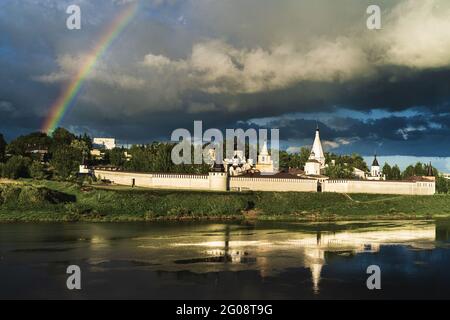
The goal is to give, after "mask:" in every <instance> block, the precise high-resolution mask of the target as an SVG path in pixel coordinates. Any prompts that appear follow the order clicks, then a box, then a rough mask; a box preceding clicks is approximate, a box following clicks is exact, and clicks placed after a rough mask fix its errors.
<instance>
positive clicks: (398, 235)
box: [204, 222, 436, 293]
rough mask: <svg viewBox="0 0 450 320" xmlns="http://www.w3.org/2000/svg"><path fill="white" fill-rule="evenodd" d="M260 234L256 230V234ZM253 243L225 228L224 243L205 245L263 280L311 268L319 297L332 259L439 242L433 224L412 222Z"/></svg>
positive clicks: (298, 234) (281, 235)
mask: <svg viewBox="0 0 450 320" xmlns="http://www.w3.org/2000/svg"><path fill="white" fill-rule="evenodd" d="M255 231H257V230H255ZM258 238H259V239H261V238H262V240H259V241H258V240H254V239H252V238H251V237H250V238H247V237H246V238H245V239H243V238H242V236H241V235H240V234H239V233H237V234H233V232H232V230H230V228H229V227H227V228H226V232H225V239H224V241H223V242H217V241H216V242H214V243H211V244H209V243H204V246H205V247H207V248H208V250H206V251H204V253H205V254H206V255H208V256H216V257H220V258H221V259H219V260H218V261H222V262H224V263H227V264H231V265H235V266H236V267H237V266H242V267H244V268H245V267H246V266H253V265H256V268H257V269H259V272H260V274H261V276H262V277H269V276H271V275H273V274H274V273H278V272H280V271H281V270H285V269H287V268H298V267H304V268H308V269H309V270H310V272H311V283H312V290H313V292H314V293H318V292H319V290H320V281H321V278H322V271H323V266H324V265H326V264H327V261H328V262H329V261H330V259H334V258H339V257H340V256H345V257H346V256H348V255H356V254H359V253H375V252H378V251H379V250H380V246H381V245H393V244H408V245H410V246H411V247H413V248H418V249H430V248H432V247H433V246H434V241H435V240H436V228H435V225H434V224H430V223H425V222H411V223H410V224H409V225H407V226H405V225H402V224H398V225H396V224H395V223H392V224H391V225H390V226H386V227H380V228H379V229H378V230H377V229H375V230H373V228H369V229H367V230H364V228H361V229H360V230H359V231H354V230H343V231H340V232H333V233H332V232H320V231H318V232H316V233H311V232H299V231H295V232H292V233H291V232H287V231H285V232H278V233H271V234H270V235H269V234H265V233H264V234H263V235H262V236H261V237H258Z"/></svg>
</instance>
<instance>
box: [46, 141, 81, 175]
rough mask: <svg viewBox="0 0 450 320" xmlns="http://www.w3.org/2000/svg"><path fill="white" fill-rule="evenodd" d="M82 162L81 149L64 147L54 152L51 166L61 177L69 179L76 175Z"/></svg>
mask: <svg viewBox="0 0 450 320" xmlns="http://www.w3.org/2000/svg"><path fill="white" fill-rule="evenodd" d="M81 160H82V153H81V150H80V149H77V148H74V147H72V146H64V145H63V146H60V147H58V148H57V149H56V150H55V151H54V153H53V157H52V160H51V165H52V166H53V168H54V170H55V173H56V174H57V175H58V176H59V177H61V178H63V179H68V178H69V177H71V176H74V175H76V173H77V172H78V170H79V166H80V164H81Z"/></svg>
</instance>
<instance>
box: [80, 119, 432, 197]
mask: <svg viewBox="0 0 450 320" xmlns="http://www.w3.org/2000/svg"><path fill="white" fill-rule="evenodd" d="M330 165H334V163H333V162H332V163H331V164H330ZM327 166H328V164H325V155H324V152H323V148H322V143H321V140H320V133H319V129H318V128H317V130H316V135H315V139H314V143H313V146H312V149H311V154H310V157H309V159H308V161H307V162H306V164H305V167H304V171H301V170H298V171H297V172H292V171H289V172H275V170H274V162H273V160H272V158H271V155H270V154H269V151H268V148H267V143H266V142H265V143H264V144H263V146H262V148H261V150H260V153H259V155H258V159H257V161H256V164H255V163H254V161H253V159H246V158H245V153H244V152H243V151H239V150H236V151H235V152H234V157H233V158H232V159H225V161H224V165H214V166H213V167H212V169H211V172H210V173H209V174H208V175H188V174H169V173H133V172H124V171H119V170H117V169H111V168H99V167H96V168H92V169H88V168H87V167H82V168H81V172H82V173H83V172H84V173H87V172H89V170H91V172H92V173H93V174H95V176H96V177H98V178H100V179H105V180H110V181H111V182H112V183H115V184H119V185H128V186H139V187H147V188H158V189H187V190H208V191H292V192H339V193H378V194H406V195H432V194H434V193H435V180H434V177H432V176H431V175H430V176H427V177H414V178H413V179H411V180H408V181H386V180H385V177H384V176H383V175H382V174H381V169H380V165H379V163H378V160H377V158H376V156H375V159H374V161H373V163H372V166H371V169H370V172H364V171H362V170H359V169H356V168H354V169H353V170H354V176H355V179H345V180H332V179H329V178H328V177H326V176H324V175H323V174H324V171H325V168H326V167H327ZM430 168H431V165H430Z"/></svg>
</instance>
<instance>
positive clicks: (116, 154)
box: [105, 148, 127, 167]
mask: <svg viewBox="0 0 450 320" xmlns="http://www.w3.org/2000/svg"><path fill="white" fill-rule="evenodd" d="M105 158H106V159H109V163H110V164H111V165H113V166H116V167H123V166H124V165H125V162H126V160H127V159H126V158H125V149H123V148H114V149H112V150H106V154H105Z"/></svg>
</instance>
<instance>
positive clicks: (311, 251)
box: [0, 221, 450, 298]
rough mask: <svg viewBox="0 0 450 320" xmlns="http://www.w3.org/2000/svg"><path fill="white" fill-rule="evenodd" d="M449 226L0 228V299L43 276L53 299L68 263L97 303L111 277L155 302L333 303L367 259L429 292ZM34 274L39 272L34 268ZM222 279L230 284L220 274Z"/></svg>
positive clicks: (359, 276)
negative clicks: (240, 297) (316, 299)
mask: <svg viewBox="0 0 450 320" xmlns="http://www.w3.org/2000/svg"><path fill="white" fill-rule="evenodd" d="M449 225H450V224H449V223H448V222H446V221H441V222H437V223H436V222H431V221H395V222H392V221H386V222H383V221H376V222H339V223H330V224H326V223H317V224H312V223H265V222H259V223H256V224H253V225H247V224H240V223H199V222H192V223H157V224H156V223H149V224H138V223H137V224H48V225H45V224H42V225H21V224H12V225H0V257H1V259H0V282H2V281H3V282H2V283H3V284H4V286H3V288H6V289H4V290H8V291H3V289H1V288H0V297H2V296H3V297H9V294H10V292H14V290H19V289H18V287H17V286H18V284H17V283H9V281H10V279H23V281H24V282H25V283H36V292H35V293H34V294H40V291H39V290H42V289H40V288H42V287H45V286H49V285H48V281H49V279H48V278H45V281H44V280H42V281H39V279H40V278H39V277H43V275H45V276H46V277H50V278H51V279H53V278H52V277H55V284H54V286H55V287H54V288H53V290H54V292H55V295H56V293H58V294H60V293H61V292H60V291H58V290H61V287H59V286H58V285H59V283H60V282H61V283H65V282H64V277H65V270H64V268H65V267H66V266H67V265H69V264H78V265H81V266H82V268H83V270H84V274H85V275H86V277H89V280H88V281H90V282H89V284H90V286H91V287H94V288H97V291H95V293H96V294H98V295H99V297H104V296H105V295H109V294H113V293H114V292H117V290H112V289H108V288H107V287H106V289H105V287H103V286H106V285H107V284H109V281H110V277H111V276H112V272H113V273H114V283H119V285H120V287H121V288H123V291H124V292H127V291H126V289H125V288H127V286H132V284H133V283H135V282H136V283H140V284H141V285H142V283H146V285H145V286H144V288H143V289H142V290H143V291H142V292H143V293H144V295H148V294H155V295H157V297H159V296H161V294H162V293H161V291H166V292H165V294H166V296H167V297H175V296H176V297H179V298H184V297H186V296H187V297H190V294H192V292H194V291H196V290H197V296H198V297H203V296H204V295H205V296H206V297H208V295H207V292H209V291H208V290H215V288H216V289H217V292H216V291H214V294H215V297H218V298H223V297H226V298H230V297H235V295H236V294H237V293H236V292H238V291H239V290H241V289H240V288H241V287H245V288H246V289H245V290H244V291H243V292H244V293H243V294H246V295H245V296H244V297H247V298H261V297H263V298H264V297H269V298H273V297H304V296H308V295H307V294H308V293H307V292H306V291H301V290H300V288H301V289H302V290H303V289H308V290H309V294H313V295H316V296H321V297H323V296H325V297H326V296H329V297H330V294H331V297H334V295H336V296H337V297H340V293H338V291H337V289H336V288H341V287H342V285H343V284H346V283H348V285H349V286H350V285H351V286H350V287H347V289H349V288H350V289H351V290H363V289H364V288H361V284H363V283H364V279H365V276H366V275H365V271H364V270H365V268H366V267H367V266H368V265H369V263H377V264H378V263H380V264H382V265H383V272H385V273H384V275H385V276H384V278H383V279H386V281H385V282H384V283H389V279H390V277H391V278H392V279H396V280H395V281H399V280H398V279H399V278H401V277H405V276H406V277H407V278H405V279H404V281H406V282H405V283H402V285H403V286H405V284H406V285H408V284H410V283H415V282H414V281H416V283H419V285H420V286H428V285H429V286H431V287H432V286H433V285H434V283H427V284H422V282H424V281H425V280H424V279H425V278H426V281H428V282H430V279H431V280H433V281H434V278H433V275H434V274H437V273H438V272H440V271H441V270H442V269H446V268H448V267H449V266H450V252H449V250H448V240H449V235H450V232H449V230H450V226H449ZM390 248H392V249H390ZM41 269H44V272H38V270H41ZM231 274H233V275H234V276H235V278H228V277H229V275H231ZM211 277H212V278H211ZM419 277H423V278H420V279H419ZM60 278H61V279H62V280H61V279H60ZM36 279H37V280H36ZM221 279H226V280H223V281H221ZM444 280H447V279H444ZM134 281H135V282H134ZM147 281H148V282H147ZM233 281H235V282H233ZM411 281H412V282H411ZM399 283H401V282H399ZM424 283H425V282H424ZM442 283H443V284H442V285H444V284H445V281H444V282H442ZM57 284H58V285H57ZM89 284H88V285H87V287H89ZM180 284H183V286H182V287H180ZM38 285H39V287H38ZM203 285H208V286H209V287H208V288H212V289H206V287H203ZM330 286H331V287H330ZM354 286H356V287H354ZM132 287H133V286H132ZM202 288H203V289H202ZM331 288H333V289H331ZM11 290H13V291H11ZM48 290H50V289H48ZM130 290H132V289H130ZM184 290H185V291H184ZM339 290H341V289H339ZM342 290H344V289H342ZM425 291H426V290H424V292H425ZM18 292H19V291H18ZM27 292H28V291H27ZM29 292H33V291H29ZM227 292H228V293H227ZM361 292H363V291H361ZM385 292H386V291H385ZM405 292H407V291H405ZM363 293H364V294H366V293H365V291H364V292H363ZM401 293H404V292H403V291H401ZM83 294H87V295H89V294H92V291H87V290H86V291H85V292H84V293H83ZM183 294H186V295H183ZM209 294H211V293H209ZM226 294H229V295H226ZM448 294H449V295H450V292H449V293H448ZM32 297H34V295H32ZM138 297H139V296H138ZM192 298H193V297H192Z"/></svg>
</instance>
